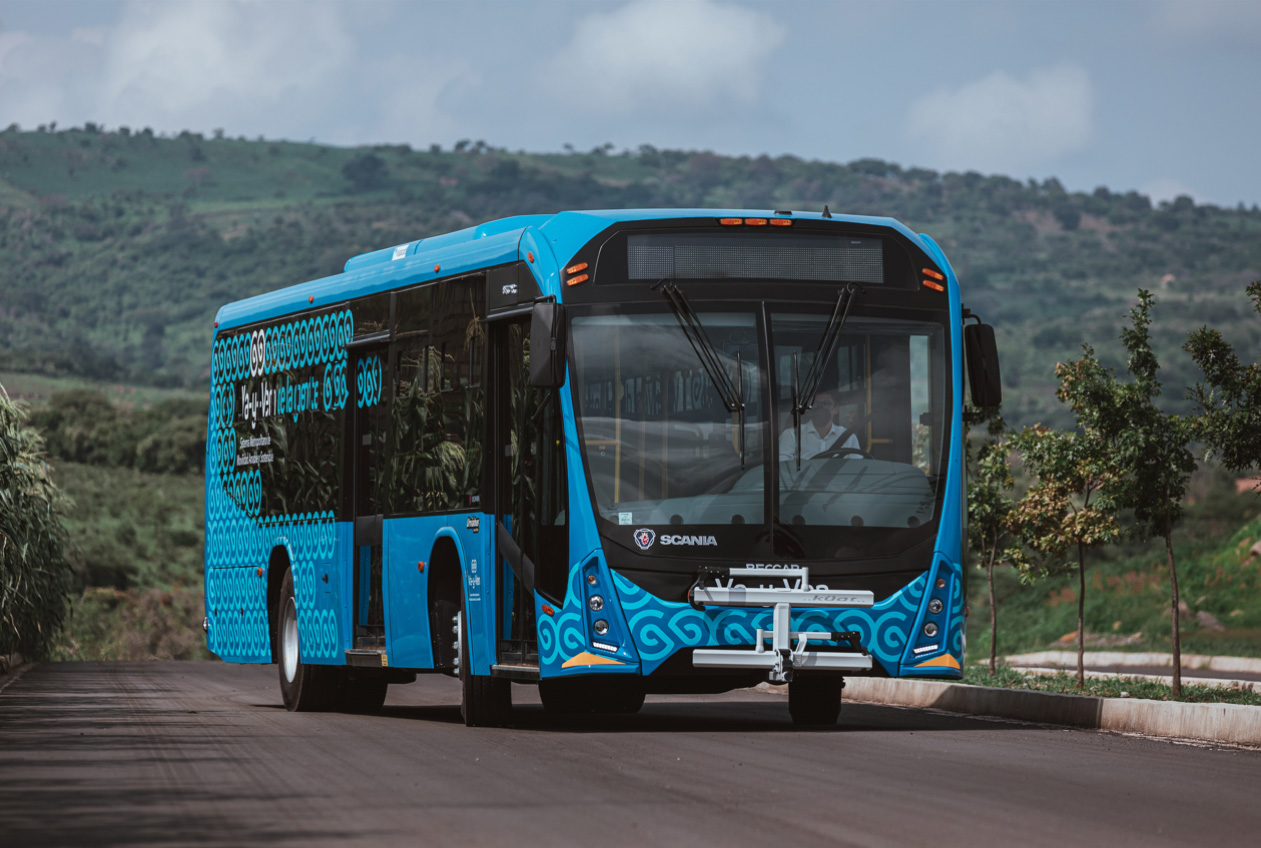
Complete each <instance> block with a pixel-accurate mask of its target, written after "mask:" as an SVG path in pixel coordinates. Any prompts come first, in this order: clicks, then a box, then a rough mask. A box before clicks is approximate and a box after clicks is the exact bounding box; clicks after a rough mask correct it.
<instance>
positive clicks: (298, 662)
mask: <svg viewBox="0 0 1261 848" xmlns="http://www.w3.org/2000/svg"><path fill="white" fill-rule="evenodd" d="M272 621H274V622H275V625H274V626H275V640H276V659H277V660H279V663H278V665H279V666H280V695H281V697H282V698H283V699H284V702H285V709H287V710H289V711H290V712H324V711H326V710H331V709H333V708H334V707H335V706H336V705H337V703H336V702H337V694H338V689H339V688H340V687H339V684H340V683H341V676H342V670H341V669H340V668H337V667H336V666H331V665H307V664H306V663H304V662H302V652H301V650H300V646H299V644H298V608H297V604H296V602H295V600H294V595H293V572H292V571H290V570H288V569H286V570H285V577H284V580H283V581H282V582H281V584H280V597H279V598H278V599H277V601H276V609H275V611H274V614H273V616H272Z"/></svg>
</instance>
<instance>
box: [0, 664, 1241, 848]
mask: <svg viewBox="0 0 1261 848" xmlns="http://www.w3.org/2000/svg"><path fill="white" fill-rule="evenodd" d="M275 677H276V671H275V667H274V666H233V665H224V664H220V663H142V664H91V663H87V664H65V665H44V666H37V667H35V668H34V669H32V670H30V671H28V672H27V673H26V675H25V676H23V677H22V678H21V679H19V680H17V681H16V682H15V683H13V684H12V685H10V686H9V687H8V688H6V689H4V690H3V691H2V692H0V845H3V846H5V848H17V846H25V845H40V846H60V845H73V846H83V845H123V844H130V845H183V844H194V843H195V844H213V845H230V846H247V845H264V844H265V845H291V844H292V845H303V846H306V845H323V844H328V845H343V844H363V845H425V846H429V845H459V846H464V845H505V846H508V845H511V846H527V845H549V846H550V845H580V846H586V847H587V848H602V846H618V845H653V846H656V845H719V844H722V845H758V846H768V845H770V846H794V847H795V846H812V845H871V846H885V845H888V846H904V845H934V846H942V845H969V846H978V845H1002V846H1012V845H1048V846H1050V845H1054V846H1063V845H1109V846H1127V845H1134V846H1139V845H1141V846H1160V845H1177V846H1179V848H1185V846H1186V845H1221V846H1227V845H1230V846H1234V845H1255V844H1258V841H1261V836H1258V834H1259V833H1261V807H1259V805H1258V800H1257V799H1258V793H1259V792H1261V752H1258V751H1245V750H1236V749H1214V748H1208V747H1197V746H1193V745H1185V744H1173V743H1170V742H1165V741H1155V740H1148V739H1140V738H1134V737H1126V736H1117V735H1111V734H1105V733H1096V732H1091V731H1080V730H1064V729H1056V728H1046V727H1037V726H1031V725H1023V724H1014V723H1007V722H999V721H986V720H978V719H972V718H960V717H954V716H948V715H943V714H937V713H929V712H920V711H915V710H903V709H895V708H888V707H873V706H863V705H854V704H848V705H846V706H845V708H844V710H843V712H842V714H841V722H840V723H839V724H838V725H837V726H836V728H834V729H828V730H822V731H812V732H797V731H794V730H793V728H792V725H791V724H790V723H789V720H788V709H787V704H786V703H785V702H784V699H783V698H782V697H780V696H777V695H773V694H763V693H758V692H751V691H742V692H735V693H731V694H729V695H724V696H716V697H659V698H650V699H649V703H648V704H647V706H645V708H644V711H643V712H642V713H640V714H639V715H636V716H626V717H614V718H586V719H578V720H573V719H571V720H561V719H557V718H553V717H551V716H548V715H547V714H545V713H544V712H543V711H542V708H541V707H540V706H538V704H537V700H536V699H535V698H534V697H533V692H532V690H530V689H528V688H526V687H520V686H519V687H516V689H515V692H514V694H515V695H516V696H517V697H518V700H519V701H524V702H525V703H524V705H523V706H521V707H520V708H519V709H518V710H517V711H516V712H517V715H518V717H519V722H518V726H517V727H515V728H512V729H471V728H466V727H464V726H463V725H462V724H461V723H460V721H459V710H458V708H457V707H456V706H455V705H456V703H457V698H458V694H459V693H458V688H457V686H456V684H455V683H454V682H453V681H451V680H449V679H447V678H442V677H429V678H425V677H422V678H421V679H420V680H419V681H418V682H417V683H414V684H412V685H409V686H396V687H392V688H391V690H390V697H389V700H388V701H387V705H386V709H385V711H384V712H383V713H382V714H381V715H378V716H352V715H334V714H310V713H308V714H291V713H287V712H285V710H284V709H283V707H281V706H280V697H279V692H278V689H277V686H276V681H275Z"/></svg>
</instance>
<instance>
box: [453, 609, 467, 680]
mask: <svg viewBox="0 0 1261 848" xmlns="http://www.w3.org/2000/svg"><path fill="white" fill-rule="evenodd" d="M451 620H452V622H453V626H452V628H451V629H452V630H453V631H454V633H455V672H456V674H459V673H460V671H461V670H462V669H461V666H463V665H464V657H463V653H464V640H463V639H461V638H460V635H461V634H460V630H461V628H462V627H463V626H464V613H463V612H457V613H456V614H455V617H454V618H453V619H451Z"/></svg>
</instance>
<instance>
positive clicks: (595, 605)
mask: <svg viewBox="0 0 1261 848" xmlns="http://www.w3.org/2000/svg"><path fill="white" fill-rule="evenodd" d="M587 606H588V607H590V608H591V611H592V612H599V611H600V610H602V609H604V598H602V597H600V596H599V595H592V596H591V597H590V598H588V599H587Z"/></svg>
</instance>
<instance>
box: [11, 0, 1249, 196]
mask: <svg viewBox="0 0 1261 848" xmlns="http://www.w3.org/2000/svg"><path fill="white" fill-rule="evenodd" d="M50 121H56V122H57V123H58V124H59V125H60V126H63V127H65V126H74V125H81V124H83V123H84V122H85V121H95V122H97V123H101V124H104V125H105V126H107V127H111V128H112V127H116V126H120V125H126V126H130V127H134V128H139V127H145V126H149V127H152V128H153V129H154V130H158V131H166V132H178V131H179V130H182V129H191V130H196V131H201V132H206V133H209V132H210V131H211V130H212V129H214V128H218V127H221V128H223V129H224V130H225V131H226V132H227V133H228V134H229V135H233V136H236V135H245V136H249V137H251V138H252V137H256V136H259V135H263V136H266V137H268V138H289V139H299V140H306V139H316V140H318V141H321V142H328V143H334V144H347V145H353V144H365V143H378V142H395V143H397V142H408V143H410V144H412V145H413V146H428V145H429V144H431V143H435V142H437V143H441V144H443V145H444V146H449V145H450V144H451V143H453V142H454V141H456V140H457V139H461V138H469V139H484V140H485V141H486V142H488V143H489V144H491V145H494V146H496V147H508V148H510V149H513V150H516V149H525V150H531V151H558V150H561V149H562V148H563V146H564V145H566V144H569V145H573V147H574V148H576V149H578V150H588V149H591V148H592V147H595V146H597V145H601V144H604V143H612V144H613V145H614V146H615V147H616V148H618V149H621V148H626V147H630V148H635V147H638V146H639V145H641V144H652V145H655V146H657V147H673V148H685V149H707V150H714V151H716V152H720V153H731V154H754V155H756V154H760V153H770V154H772V155H778V154H784V153H789V154H794V155H797V156H801V157H804V158H810V159H823V160H829V161H840V162H844V161H850V160H852V159H857V158H861V157H867V156H871V157H877V158H881V159H887V160H891V161H895V162H898V163H900V164H903V165H907V166H911V165H918V166H922V167H929V168H935V169H940V170H977V171H981V172H984V173H1003V174H1009V175H1011V176H1014V177H1017V178H1021V179H1023V178H1025V177H1030V176H1032V177H1037V178H1045V177H1048V176H1057V177H1059V178H1060V179H1061V180H1062V181H1063V182H1064V184H1065V185H1066V186H1068V187H1069V188H1070V189H1077V190H1090V189H1093V188H1094V187H1095V186H1098V185H1107V186H1108V187H1110V188H1112V189H1115V190H1129V189H1138V190H1139V191H1142V192H1144V193H1147V194H1149V195H1151V196H1152V197H1153V198H1154V199H1156V200H1161V199H1169V198H1172V197H1173V196H1175V195H1177V194H1182V193H1185V194H1190V195H1191V196H1193V197H1195V198H1196V199H1197V200H1200V201H1207V202H1213V203H1220V204H1228V205H1234V204H1235V203H1238V202H1241V201H1242V202H1246V203H1248V204H1250V205H1251V204H1253V203H1261V155H1259V152H1261V143H1259V142H1258V139H1261V0H1226V2H1214V0H1182V1H1180V2H1155V0H1153V1H1152V2H1136V1H1134V0H1131V2H1098V0H1095V1H1094V2H1072V1H1071V0H1053V1H1052V2H1034V1H1033V0H1024V2H956V0H934V2H840V0H817V1H816V2H788V0H780V2H740V0H608V2H602V0H583V1H582V2H580V1H579V0H570V2H560V0H551V1H550V2H544V0H512V2H496V0H464V2H459V3H455V2H417V1H416V0H413V2H387V1H386V0H379V2H368V0H358V1H357V2H349V1H348V2H341V3H321V2H300V0H288V2H274V1H273V2H267V0H240V2H218V0H188V2H177V1H176V0H167V2H139V1H138V0H137V2H124V0H86V2H82V1H81V0H36V2H26V1H25V0H8V1H7V2H5V1H4V0H0V125H8V124H9V123H13V122H16V123H18V124H19V125H21V126H22V127H24V128H33V127H35V126H36V125H38V124H43V123H48V122H50Z"/></svg>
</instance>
